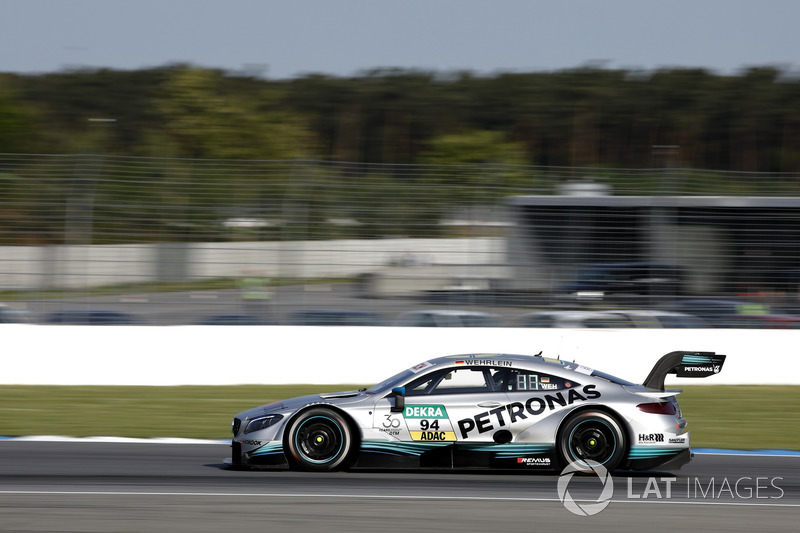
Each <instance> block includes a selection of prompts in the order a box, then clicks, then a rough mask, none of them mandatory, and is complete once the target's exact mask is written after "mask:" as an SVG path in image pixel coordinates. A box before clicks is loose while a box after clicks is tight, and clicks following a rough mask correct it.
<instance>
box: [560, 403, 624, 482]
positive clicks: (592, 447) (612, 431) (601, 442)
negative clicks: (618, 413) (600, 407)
mask: <svg viewBox="0 0 800 533" xmlns="http://www.w3.org/2000/svg"><path fill="white" fill-rule="evenodd" d="M627 440H628V439H627V438H626V432H625V430H624V428H623V426H622V424H620V423H619V421H618V420H617V419H616V418H615V417H613V416H611V415H610V414H608V413H605V412H603V411H582V412H578V413H575V414H574V415H572V416H570V417H569V418H568V419H567V420H566V421H565V422H564V425H563V426H562V427H561V431H559V437H558V442H557V447H558V452H559V456H560V458H561V461H562V462H563V464H564V465H567V464H570V463H574V464H575V465H576V466H577V467H578V469H579V471H583V472H586V473H590V472H592V471H593V470H592V469H591V468H590V467H589V466H588V465H587V463H586V461H587V460H590V461H595V462H597V463H599V464H601V465H603V467H604V468H605V469H606V470H608V471H609V472H611V471H613V470H614V469H616V468H617V467H619V465H620V463H622V461H623V459H625V455H626V453H627V450H628V443H627Z"/></svg>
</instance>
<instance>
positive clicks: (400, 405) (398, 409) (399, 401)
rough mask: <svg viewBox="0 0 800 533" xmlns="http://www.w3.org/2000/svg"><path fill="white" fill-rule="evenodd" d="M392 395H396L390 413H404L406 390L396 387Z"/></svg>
mask: <svg viewBox="0 0 800 533" xmlns="http://www.w3.org/2000/svg"><path fill="white" fill-rule="evenodd" d="M392 394H394V405H393V406H392V408H391V409H390V411H391V412H393V413H402V412H403V410H404V409H405V408H406V388H405V387H395V388H393V389H392Z"/></svg>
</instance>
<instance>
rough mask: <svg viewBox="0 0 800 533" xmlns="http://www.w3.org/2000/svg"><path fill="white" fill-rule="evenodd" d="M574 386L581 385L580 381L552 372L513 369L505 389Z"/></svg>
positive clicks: (531, 389) (517, 389) (526, 389)
mask: <svg viewBox="0 0 800 533" xmlns="http://www.w3.org/2000/svg"><path fill="white" fill-rule="evenodd" d="M573 387H580V383H577V382H575V381H570V380H566V379H563V378H560V377H558V376H553V375H551V374H543V373H541V372H526V371H521V370H513V371H512V372H511V375H510V376H509V379H508V380H506V384H505V390H507V391H509V392H520V391H550V390H563V389H571V388H573Z"/></svg>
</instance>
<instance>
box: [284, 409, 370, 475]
mask: <svg viewBox="0 0 800 533" xmlns="http://www.w3.org/2000/svg"><path fill="white" fill-rule="evenodd" d="M320 408H324V409H329V410H331V411H334V412H336V413H338V414H339V415H341V417H342V418H343V419H344V421H345V422H347V426H348V428H349V429H350V433H351V435H352V436H353V450H352V451H351V455H350V457H349V458H348V459H347V461H346V463H347V465H348V466H349V465H351V464H352V463H353V462H355V460H356V459H357V455H358V453H359V449H360V447H361V441H362V439H363V438H364V435H363V432H362V431H361V428H360V427H359V425H358V424H357V423H356V421H355V419H354V418H353V417H352V416H350V414H348V413H347V411H345V410H344V409H342V408H341V407H338V406H336V405H333V404H330V403H311V404H308V405H306V406H304V407H302V408H300V409H298V410H297V411H295V412H294V413H292V415H291V416H289V417H287V419H286V421H285V422H284V425H283V436H282V438H281V442H282V443H283V455H284V457H285V458H286V462H287V463H288V464H289V466H294V467H296V466H297V464H296V461H295V459H294V458H293V457H292V456H291V454H290V453H289V447H288V445H289V438H290V437H291V435H290V434H289V433H290V432H289V428H290V427H291V425H292V422H293V421H294V420H295V419H296V418H297V417H299V416H301V415H302V414H303V413H305V412H308V411H310V410H312V409H320ZM345 468H347V466H345Z"/></svg>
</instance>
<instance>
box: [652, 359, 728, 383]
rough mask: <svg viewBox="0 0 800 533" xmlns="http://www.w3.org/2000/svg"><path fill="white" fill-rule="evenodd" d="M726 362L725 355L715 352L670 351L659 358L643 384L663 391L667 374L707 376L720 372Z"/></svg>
mask: <svg viewBox="0 0 800 533" xmlns="http://www.w3.org/2000/svg"><path fill="white" fill-rule="evenodd" d="M724 363H725V356H724V355H722V354H718V353H714V352H670V353H668V354H667V355H665V356H664V357H662V358H661V359H659V360H658V362H657V363H656V364H655V366H653V370H651V371H650V374H649V375H648V376H647V379H645V380H644V383H642V385H644V386H645V387H647V388H649V389H657V390H661V391H663V390H664V378H665V377H667V374H675V375H676V376H678V377H680V378H705V377H708V376H713V375H714V374H719V372H720V370H722V365H723V364H724Z"/></svg>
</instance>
